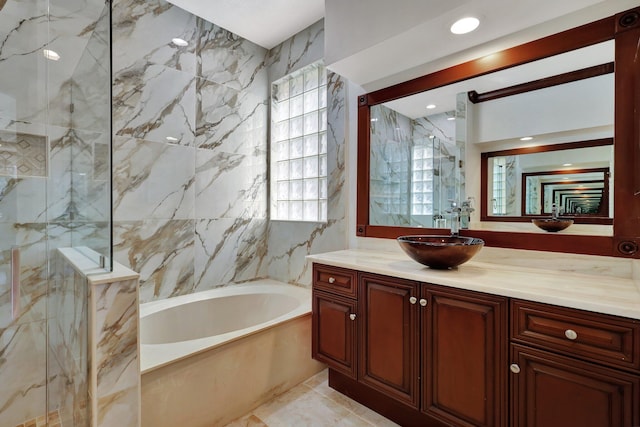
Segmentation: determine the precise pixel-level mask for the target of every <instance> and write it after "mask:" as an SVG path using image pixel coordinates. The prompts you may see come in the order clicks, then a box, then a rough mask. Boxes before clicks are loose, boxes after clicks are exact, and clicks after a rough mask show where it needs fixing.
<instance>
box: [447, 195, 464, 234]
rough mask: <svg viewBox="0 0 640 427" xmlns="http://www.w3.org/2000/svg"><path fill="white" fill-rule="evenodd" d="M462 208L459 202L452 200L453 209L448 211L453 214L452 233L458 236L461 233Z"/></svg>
mask: <svg viewBox="0 0 640 427" xmlns="http://www.w3.org/2000/svg"><path fill="white" fill-rule="evenodd" d="M461 210H462V209H461V208H459V207H458V204H457V203H456V202H454V201H453V200H452V201H451V210H448V211H447V212H448V213H450V214H451V235H452V236H457V235H459V234H460V211H461Z"/></svg>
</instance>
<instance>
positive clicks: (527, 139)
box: [520, 136, 533, 141]
mask: <svg viewBox="0 0 640 427" xmlns="http://www.w3.org/2000/svg"><path fill="white" fill-rule="evenodd" d="M532 139H533V137H532V136H523V137H522V138H520V141H531V140H532Z"/></svg>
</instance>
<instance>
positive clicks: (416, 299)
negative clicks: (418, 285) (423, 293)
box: [409, 297, 418, 304]
mask: <svg viewBox="0 0 640 427" xmlns="http://www.w3.org/2000/svg"><path fill="white" fill-rule="evenodd" d="M409 302H410V303H411V304H415V303H417V302H418V298H416V297H411V298H409Z"/></svg>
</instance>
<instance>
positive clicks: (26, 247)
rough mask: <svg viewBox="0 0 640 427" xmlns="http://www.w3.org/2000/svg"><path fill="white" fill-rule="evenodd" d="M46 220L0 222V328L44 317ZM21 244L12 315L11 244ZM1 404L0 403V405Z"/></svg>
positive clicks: (19, 245)
mask: <svg viewBox="0 0 640 427" xmlns="http://www.w3.org/2000/svg"><path fill="white" fill-rule="evenodd" d="M46 236H47V231H46V224H43V223H30V224H6V223H5V224H0V241H2V242H3V247H2V251H0V259H1V260H2V262H0V329H2V328H7V327H10V326H11V325H12V324H23V323H29V322H34V321H38V320H43V319H44V318H45V316H46V295H47V286H46V281H47V258H46V256H47V252H46V250H47V239H46ZM14 245H15V246H18V247H19V248H20V261H21V262H20V296H21V298H20V300H21V301H20V310H19V316H18V318H17V319H15V320H13V319H12V305H11V247H12V246H14ZM0 407H1V406H0Z"/></svg>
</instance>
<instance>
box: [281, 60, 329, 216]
mask: <svg viewBox="0 0 640 427" xmlns="http://www.w3.org/2000/svg"><path fill="white" fill-rule="evenodd" d="M271 219H274V220H289V221H314V222H325V221H326V220H327V72H326V70H325V68H324V66H323V65H322V64H321V63H315V64H312V65H309V66H307V67H305V68H303V69H301V70H299V71H296V72H294V73H292V74H289V75H288V76H285V77H283V78H282V79H280V80H278V81H276V82H274V83H272V85H271Z"/></svg>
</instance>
